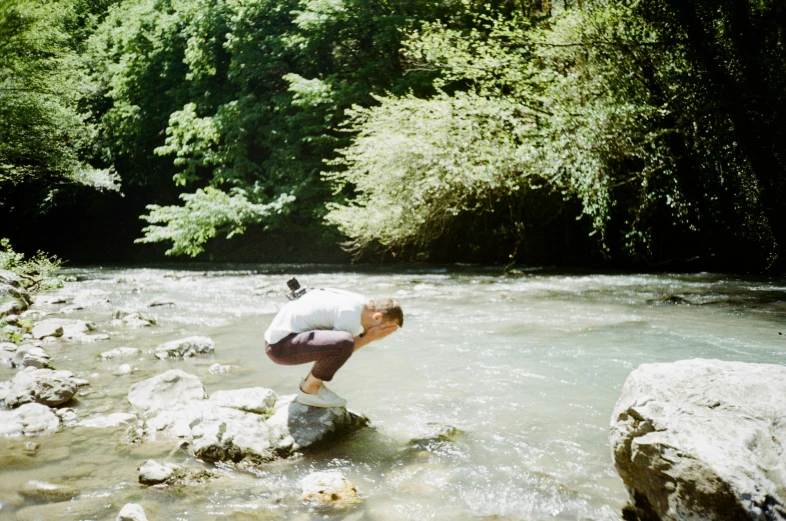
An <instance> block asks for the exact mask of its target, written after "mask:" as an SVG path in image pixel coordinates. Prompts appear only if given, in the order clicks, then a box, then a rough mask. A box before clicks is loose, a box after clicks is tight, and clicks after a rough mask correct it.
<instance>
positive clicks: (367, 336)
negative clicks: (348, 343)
mask: <svg viewBox="0 0 786 521" xmlns="http://www.w3.org/2000/svg"><path fill="white" fill-rule="evenodd" d="M397 329H398V326H395V325H391V326H384V325H382V326H375V327H370V328H368V331H366V332H365V333H363V334H360V335H358V336H356V337H355V347H354V349H353V351H357V350H358V349H360V348H361V347H363V346H365V345H366V344H369V343H371V342H373V341H374V340H379V339H381V338H385V337H386V336H388V335H389V334H391V333H393V332H394V331H396V330H397Z"/></svg>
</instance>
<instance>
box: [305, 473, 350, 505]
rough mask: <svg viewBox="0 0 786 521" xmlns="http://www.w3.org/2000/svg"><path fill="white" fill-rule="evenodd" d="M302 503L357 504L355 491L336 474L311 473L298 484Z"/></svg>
mask: <svg viewBox="0 0 786 521" xmlns="http://www.w3.org/2000/svg"><path fill="white" fill-rule="evenodd" d="M300 486H301V488H302V489H303V494H302V495H301V497H302V499H303V501H315V502H317V503H328V504H346V503H349V504H351V503H358V502H359V501H360V500H359V499H358V493H357V489H356V488H355V485H353V484H352V483H350V482H349V481H348V480H347V478H345V477H344V476H343V475H341V474H339V473H338V472H312V473H311V474H309V475H308V476H306V477H305V478H303V480H302V481H301V482H300Z"/></svg>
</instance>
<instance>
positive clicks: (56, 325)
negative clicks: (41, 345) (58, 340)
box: [33, 318, 96, 340]
mask: <svg viewBox="0 0 786 521" xmlns="http://www.w3.org/2000/svg"><path fill="white" fill-rule="evenodd" d="M95 328H96V326H95V324H93V323H92V322H87V321H85V320H71V319H67V318H48V319H46V320H42V321H41V322H38V323H37V324H36V325H35V326H33V337H34V338H38V339H41V338H44V337H52V336H54V337H57V336H62V337H63V338H65V339H71V340H73V339H78V338H80V337H82V336H84V335H86V334H87V333H88V332H90V331H93V330H94V329H95ZM57 331H61V333H60V334H58V333H57Z"/></svg>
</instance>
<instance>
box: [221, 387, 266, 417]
mask: <svg viewBox="0 0 786 521" xmlns="http://www.w3.org/2000/svg"><path fill="white" fill-rule="evenodd" d="M277 399H278V395H276V393H275V392H273V391H272V390H271V389H266V388H264V387H250V388H247V389H233V390H230V391H216V392H214V393H213V394H211V395H210V401H211V402H213V403H215V404H216V405H221V406H222V407H231V408H232V409H239V410H241V411H247V412H253V413H257V414H267V413H268V412H269V411H270V409H271V408H273V406H274V405H275V404H276V400H277Z"/></svg>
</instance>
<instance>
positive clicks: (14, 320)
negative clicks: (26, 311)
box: [2, 315, 19, 326]
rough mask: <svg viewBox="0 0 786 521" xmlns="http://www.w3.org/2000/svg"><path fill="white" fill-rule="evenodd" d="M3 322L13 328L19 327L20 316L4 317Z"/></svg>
mask: <svg viewBox="0 0 786 521" xmlns="http://www.w3.org/2000/svg"><path fill="white" fill-rule="evenodd" d="M2 321H3V322H5V323H6V324H10V325H12V326H18V325H19V315H6V316H5V317H3V320H2Z"/></svg>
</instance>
